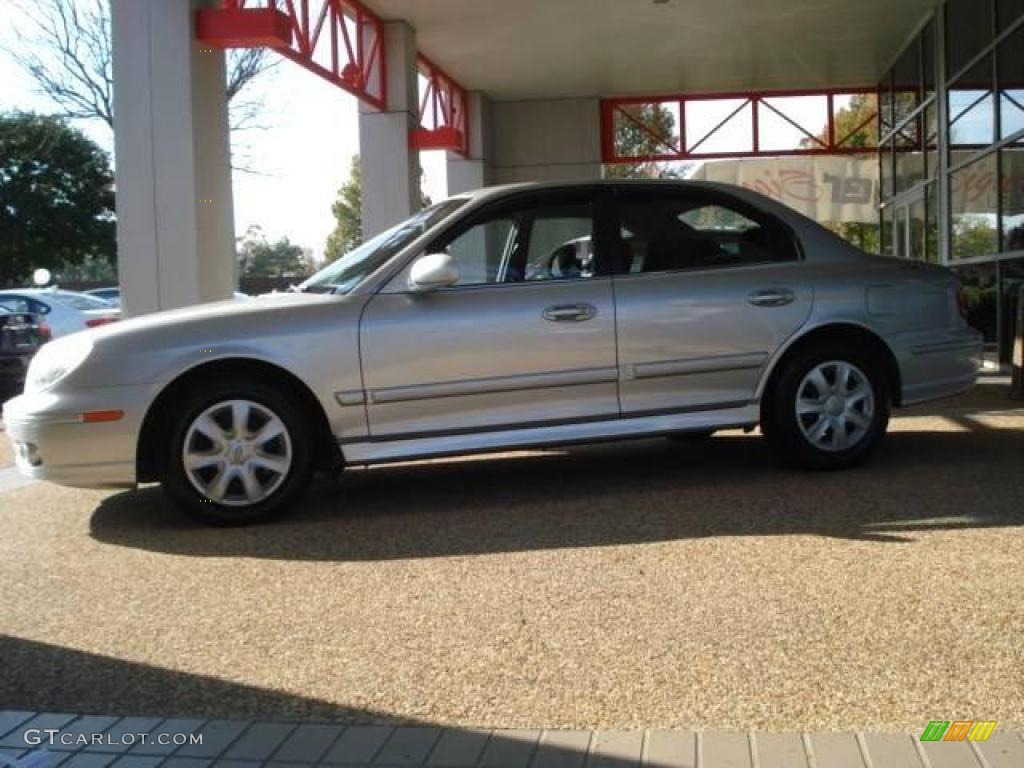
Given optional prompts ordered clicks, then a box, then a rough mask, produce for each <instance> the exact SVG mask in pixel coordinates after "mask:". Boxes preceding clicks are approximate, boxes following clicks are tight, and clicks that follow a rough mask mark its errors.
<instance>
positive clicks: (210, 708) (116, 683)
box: [0, 634, 394, 723]
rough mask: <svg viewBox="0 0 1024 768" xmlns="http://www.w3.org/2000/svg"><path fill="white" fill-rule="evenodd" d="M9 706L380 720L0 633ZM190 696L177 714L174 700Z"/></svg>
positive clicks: (0, 684) (3, 697)
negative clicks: (184, 706)
mask: <svg viewBox="0 0 1024 768" xmlns="http://www.w3.org/2000/svg"><path fill="white" fill-rule="evenodd" d="M0 659H3V660H4V671H3V675H2V676H0V702H2V703H3V707H4V708H7V709H21V710H27V711H30V712H46V711H50V712H73V713H78V714H96V715H110V714H116V713H118V712H130V713H131V714H133V715H146V716H150V717H175V716H179V715H187V716H192V717H195V716H207V717H263V716H269V715H273V716H276V717H303V718H323V719H335V718H337V719H340V720H344V721H346V722H365V723H385V722H392V721H393V720H394V718H391V717H389V716H388V715H387V714H384V713H380V712H372V711H369V710H362V709H357V708H350V707H344V706H340V705H338V704H336V703H333V702H329V701H323V700H320V699H316V698H310V697H305V696H297V695H293V694H290V693H287V692H284V691H275V690H271V689H266V688H258V687H255V686H250V685H244V684H242V683H236V682H232V681H229V680H221V679H218V678H214V677H206V676H203V675H196V674H191V673H188V672H181V671H178V670H173V669H166V668H162V667H155V666H151V665H149V664H143V663H140V662H136V661H130V660H127V659H118V658H115V657H111V656H102V655H100V654H95V653H88V652H86V651H80V650H77V649H73V648H65V647H62V646H58V645H51V644H49V643H41V642H37V641H34V640H26V639H24V638H20V637H12V636H10V635H6V634H0ZM182 701H187V702H189V710H188V711H187V712H182V710H181V704H180V703H179V702H182Z"/></svg>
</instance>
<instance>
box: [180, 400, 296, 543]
mask: <svg viewBox="0 0 1024 768" xmlns="http://www.w3.org/2000/svg"><path fill="white" fill-rule="evenodd" d="M180 405H181V407H180V414H181V415H180V416H179V417H177V418H173V417H172V421H173V423H172V424H171V427H170V430H169V433H170V439H169V440H168V441H167V443H166V453H165V456H164V459H163V461H162V467H163V471H162V482H163V486H164V489H165V490H166V491H167V493H168V494H169V495H170V496H171V498H172V499H174V501H176V502H177V503H178V504H179V505H180V506H181V507H183V508H184V509H185V511H187V512H188V513H189V514H191V515H192V516H193V517H196V518H198V519H200V520H202V521H203V522H206V523H212V524H217V525H242V524H247V523H254V522H259V521H262V520H266V519H269V518H271V517H273V516H275V515H278V514H280V513H282V512H284V511H285V510H286V509H287V508H288V507H289V505H290V504H291V503H292V502H294V501H295V499H296V498H298V496H299V495H300V494H301V493H302V492H303V491H304V490H305V489H306V487H307V485H308V484H309V478H310V475H311V468H312V457H311V453H310V445H311V444H312V442H313V441H312V438H311V435H310V429H309V425H308V423H307V419H306V418H305V417H304V414H303V413H302V412H301V411H300V410H299V409H297V408H295V407H294V406H293V405H292V404H291V403H290V402H289V400H288V398H287V396H286V395H285V394H284V393H281V392H278V391H277V390H276V389H274V388H271V387H267V386H263V385H260V384H256V383H252V382H223V383H220V384H218V385H216V386H215V387H207V388H205V390H204V391H203V392H193V393H191V394H188V395H186V396H185V398H184V400H183V402H181V404H180Z"/></svg>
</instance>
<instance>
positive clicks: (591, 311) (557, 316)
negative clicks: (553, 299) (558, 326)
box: [543, 304, 597, 323]
mask: <svg viewBox="0 0 1024 768" xmlns="http://www.w3.org/2000/svg"><path fill="white" fill-rule="evenodd" d="M543 314H544V319H545V320H550V321H551V322H552V323H581V322H583V321H584V320H589V319H590V318H592V317H594V316H595V315H597V307H595V306H594V305H593V304H555V305H554V306H551V307H548V308H547V309H545V310H544V313H543Z"/></svg>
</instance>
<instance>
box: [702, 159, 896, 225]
mask: <svg viewBox="0 0 1024 768" xmlns="http://www.w3.org/2000/svg"><path fill="white" fill-rule="evenodd" d="M690 178H691V179H696V180H702V181H720V182H725V183H728V184H736V185H738V186H741V187H744V188H746V189H750V190H753V191H755V192H759V193H761V194H762V195H765V196H767V197H770V198H772V199H773V200H778V201H779V202H780V203H785V204H786V205H788V206H789V207H790V208H794V209H796V210H797V211H799V212H800V213H802V214H804V215H805V216H809V217H810V218H812V219H814V220H815V221H820V222H826V221H843V222H863V223H866V224H875V223H877V222H878V202H879V197H878V157H877V156H876V155H863V156H862V155H847V156H831V155H813V156H810V157H771V158H742V159H738V160H719V161H715V162H707V163H704V164H703V165H701V166H699V167H698V168H697V169H696V171H695V172H694V173H693V174H691V175H690Z"/></svg>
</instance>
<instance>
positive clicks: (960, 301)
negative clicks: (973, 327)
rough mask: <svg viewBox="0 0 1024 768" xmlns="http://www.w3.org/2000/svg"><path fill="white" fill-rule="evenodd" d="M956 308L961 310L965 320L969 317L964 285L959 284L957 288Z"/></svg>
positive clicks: (961, 315)
mask: <svg viewBox="0 0 1024 768" xmlns="http://www.w3.org/2000/svg"><path fill="white" fill-rule="evenodd" d="M956 308H957V310H958V311H959V312H960V317H962V318H963V319H964V320H966V319H967V294H966V293H964V287H963V286H962V285H960V286H957V289H956Z"/></svg>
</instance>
